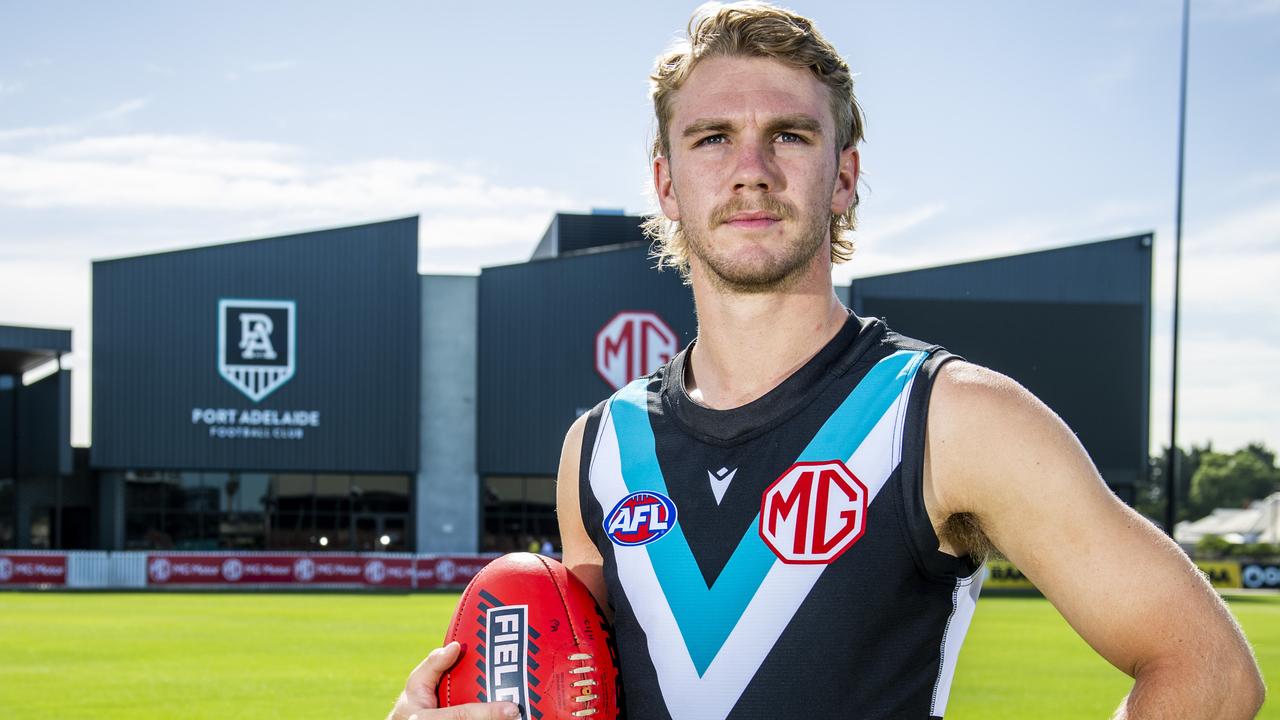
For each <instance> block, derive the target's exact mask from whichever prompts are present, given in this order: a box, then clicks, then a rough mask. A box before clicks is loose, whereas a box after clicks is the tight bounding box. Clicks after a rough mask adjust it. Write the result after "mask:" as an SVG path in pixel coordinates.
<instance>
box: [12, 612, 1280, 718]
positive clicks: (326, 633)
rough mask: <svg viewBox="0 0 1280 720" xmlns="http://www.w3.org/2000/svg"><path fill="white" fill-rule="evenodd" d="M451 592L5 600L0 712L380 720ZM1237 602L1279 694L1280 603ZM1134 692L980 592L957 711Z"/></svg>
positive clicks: (1092, 659) (1075, 712)
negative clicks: (435, 593)
mask: <svg viewBox="0 0 1280 720" xmlns="http://www.w3.org/2000/svg"><path fill="white" fill-rule="evenodd" d="M455 600H456V596H455V595H427V594H421V595H340V594H334V595H319V594H315V595H313V594H305V595H302V594H299V595H289V594H227V595H219V594H169V593H153V594H53V593H51V594H38V593H9V592H7V593H0V718H6V719H7V720H21V719H23V718H40V719H41V720H44V719H46V718H51V717H76V718H94V719H95V720H98V719H107V718H174V717H180V718H185V719H190V720H196V719H201V718H210V719H212V718H218V719H219V720H222V719H225V718H236V719H237V720H253V719H257V718H262V719H266V718H273V719H274V718H307V719H308V720H314V719H316V718H374V719H381V718H383V717H385V715H386V712H387V710H389V709H390V706H391V702H392V699H393V698H394V697H395V696H396V694H398V693H399V691H400V688H401V687H402V686H403V682H404V676H405V675H407V674H408V672H409V670H410V669H412V667H413V666H414V665H415V664H416V663H417V662H418V660H420V659H421V658H422V656H423V655H424V654H425V653H426V652H427V651H429V650H430V649H431V648H432V647H435V646H436V644H438V641H439V638H441V637H442V636H443V635H444V631H445V626H446V624H447V622H448V618H449V615H450V614H451V613H452V611H453V605H454V602H455ZM1231 609H1232V611H1233V612H1234V613H1235V614H1236V616H1237V617H1238V618H1239V619H1240V622H1241V624H1242V625H1243V626H1244V628H1245V632H1246V634H1247V635H1248V636H1249V639H1250V641H1252V642H1253V644H1254V646H1255V648H1256V649H1257V652H1258V656H1259V660H1260V662H1261V663H1262V667H1263V672H1264V674H1265V675H1266V677H1267V684H1268V685H1269V686H1270V687H1272V688H1277V691H1278V692H1280V596H1270V597H1259V596H1249V597H1237V598H1233V599H1232V600H1231ZM1127 687H1128V678H1126V677H1125V676H1124V675H1122V674H1121V673H1120V672H1119V671H1117V670H1115V669H1114V668H1112V667H1111V666H1110V665H1108V664H1107V663H1106V662H1105V661H1103V660H1102V659H1100V658H1098V657H1097V656H1095V655H1094V654H1093V652H1092V651H1091V650H1090V649H1089V648H1088V647H1087V646H1086V645H1085V644H1084V643H1083V642H1082V641H1081V640H1080V639H1079V638H1078V637H1076V635H1075V634H1074V633H1073V632H1072V630H1071V629H1070V628H1069V627H1068V626H1067V625H1066V623H1065V622H1064V621H1063V620H1062V619H1061V618H1060V617H1059V616H1058V615H1057V613H1056V612H1055V611H1054V609H1053V608H1052V607H1051V606H1050V605H1049V604H1048V603H1047V602H1045V601H1044V600H1041V599H1039V598H1031V597H985V598H983V599H982V601H981V602H979V603H978V612H977V615H976V617H975V618H974V624H973V628H972V630H971V631H970V634H969V638H968V640H967V641H966V643H965V647H964V650H963V652H962V654H961V656H960V668H959V673H958V677H957V678H956V685H955V689H954V691H953V693H952V698H951V704H950V707H949V708H948V713H947V717H948V718H949V719H951V718H954V719H956V720H966V719H967V720H979V719H982V720H987V719H990V718H1041V719H1045V720H1054V719H1058V718H1106V717H1108V714H1109V713H1110V712H1111V711H1112V710H1113V709H1114V707H1115V706H1116V705H1117V704H1118V702H1119V699H1120V698H1121V697H1122V696H1123V695H1124V693H1125V691H1126V688H1127ZM1260 717H1263V718H1273V719H1276V720H1280V701H1278V700H1275V699H1272V700H1271V701H1269V702H1268V703H1267V706H1266V707H1265V708H1264V709H1263V711H1262V715H1261V716H1260Z"/></svg>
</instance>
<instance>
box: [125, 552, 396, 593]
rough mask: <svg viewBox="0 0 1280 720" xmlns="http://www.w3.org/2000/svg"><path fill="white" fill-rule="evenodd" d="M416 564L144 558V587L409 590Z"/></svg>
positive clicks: (352, 559)
mask: <svg viewBox="0 0 1280 720" xmlns="http://www.w3.org/2000/svg"><path fill="white" fill-rule="evenodd" d="M413 566H414V560H413V558H409V557H368V556H364V557H362V556H359V555H320V554H316V555H258V554H248V553H240V554H217V555H203V554H202V555H185V554H180V553H151V554H148V555H147V584H148V585H151V586H165V585H292V586H306V585H349V586H352V587H368V588H375V587H387V588H412V587H414V582H413V569H414V567H413Z"/></svg>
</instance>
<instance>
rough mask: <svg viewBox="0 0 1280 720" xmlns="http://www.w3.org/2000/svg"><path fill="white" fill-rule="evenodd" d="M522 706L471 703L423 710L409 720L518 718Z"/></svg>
mask: <svg viewBox="0 0 1280 720" xmlns="http://www.w3.org/2000/svg"><path fill="white" fill-rule="evenodd" d="M519 717H520V708H518V707H516V706H515V705H514V704H512V703H509V702H499V703H469V704H467V705H455V706H453V707H447V708H441V709H439V710H421V711H419V712H416V713H414V714H413V715H410V716H409V720H517V719H518V718H519Z"/></svg>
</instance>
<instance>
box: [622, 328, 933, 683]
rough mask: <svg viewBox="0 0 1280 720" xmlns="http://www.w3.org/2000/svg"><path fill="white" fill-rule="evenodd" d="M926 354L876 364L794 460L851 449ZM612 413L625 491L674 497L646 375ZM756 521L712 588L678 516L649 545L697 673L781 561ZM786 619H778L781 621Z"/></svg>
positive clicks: (847, 452)
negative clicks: (663, 464)
mask: <svg viewBox="0 0 1280 720" xmlns="http://www.w3.org/2000/svg"><path fill="white" fill-rule="evenodd" d="M923 359H924V353H921V352H906V351H900V352H897V353H894V354H893V355H890V356H889V357H886V358H884V359H883V360H881V361H880V362H879V363H877V364H876V366H875V367H873V368H872V369H871V370H870V371H869V372H868V373H867V375H866V377H864V378H863V379H862V381H861V382H859V383H858V386H857V387H856V388H854V390H853V392H851V393H849V395H848V397H846V398H845V400H844V402H842V403H841V404H840V407H839V408H837V409H836V411H835V412H834V413H832V415H831V417H830V418H828V419H827V422H826V423H824V424H823V426H822V428H821V429H819V430H818V432H817V434H816V435H814V437H813V439H812V440H811V441H810V442H809V445H808V447H806V448H805V449H804V452H802V453H801V454H800V457H798V458H797V459H796V461H797V462H811V461H819V460H831V459H835V458H838V459H841V460H843V459H847V458H848V457H849V456H851V455H852V454H853V452H854V450H855V449H857V447H858V445H860V444H861V443H862V441H863V439H864V438H866V436H867V434H868V433H870V432H871V429H872V428H873V427H875V424H876V422H878V421H879V420H880V418H881V416H883V415H884V413H885V412H886V411H888V409H889V407H890V406H891V405H892V404H893V402H894V400H895V399H896V398H897V397H898V395H899V394H900V393H901V392H902V389H903V388H904V387H905V386H906V384H907V382H908V381H909V380H910V379H911V377H912V375H914V374H915V371H916V370H917V369H918V368H919V365H920V361H921V360H923ZM610 413H611V414H612V417H613V424H614V431H615V433H616V434H617V438H618V451H619V454H620V456H621V464H622V476H623V481H624V482H625V483H626V486H627V492H628V493H633V492H640V491H647V492H659V493H662V494H663V495H666V496H668V497H670V493H669V492H668V491H667V484H666V481H665V479H664V478H663V476H662V470H661V468H660V467H659V466H658V455H657V451H656V448H655V441H654V436H653V428H652V426H651V425H650V422H649V413H648V399H647V391H646V382H645V381H644V380H643V379H641V380H636V381H635V382H633V383H631V384H629V385H627V386H626V387H624V388H623V389H622V390H620V391H618V393H617V394H616V395H614V397H613V400H612V402H611V403H610ZM682 521H683V520H681V522H682ZM758 523H759V517H758V516H757V517H756V519H755V520H753V521H752V522H751V524H750V525H748V526H747V529H746V531H745V532H744V533H743V535H742V538H741V539H740V540H739V541H738V547H737V548H736V549H735V550H734V552H733V555H732V556H731V557H730V558H729V562H728V563H727V564H726V565H725V567H724V570H722V571H721V573H720V575H719V576H718V577H717V578H716V581H715V582H714V583H713V584H712V585H711V587H707V584H706V580H704V579H703V576H702V571H701V570H700V569H699V568H698V563H697V561H696V560H695V559H694V557H693V551H692V550H690V549H689V542H688V540H687V539H686V538H685V536H684V531H683V530H682V528H681V527H680V523H679V522H677V525H676V527H675V528H673V529H672V530H671V531H670V532H668V533H667V534H666V535H665V536H663V537H662V538H660V539H658V540H656V541H654V542H652V543H650V544H648V545H645V546H644V548H645V550H647V551H648V553H649V561H650V563H651V564H652V565H653V569H654V573H655V574H656V575H657V577H658V583H659V584H660V585H661V586H662V591H663V594H664V595H665V596H666V599H667V605H668V606H669V607H670V608H671V613H672V615H673V616H674V617H675V619H676V624H677V625H678V626H679V627H680V633H681V635H683V636H684V642H685V647H686V648H687V649H688V651H689V657H690V659H692V660H693V665H694V667H695V668H696V669H697V671H698V675H699V676H700V677H701V676H702V675H703V673H705V672H706V670H707V668H708V667H710V665H711V661H712V660H714V659H715V656H716V654H717V653H719V652H720V648H721V647H723V646H724V642H725V640H726V639H727V638H728V637H729V634H730V633H731V632H733V628H734V627H735V626H737V624H738V620H739V619H740V618H741V617H742V613H743V612H744V611H745V610H746V608H747V605H748V604H749V603H750V602H751V598H753V597H754V596H755V594H756V591H757V590H759V589H760V584H761V583H762V582H763V581H764V578H765V576H766V575H767V574H768V573H769V569H770V568H771V567H773V564H774V562H777V558H776V557H775V556H774V554H773V551H771V550H769V548H768V547H767V546H766V545H765V544H764V542H763V541H761V540H760V536H759V534H758V532H757V531H756V526H757V524H758ZM614 551H615V552H620V551H622V549H621V548H615V549H614ZM789 620H790V618H779V622H784V623H785V622H788V621H789Z"/></svg>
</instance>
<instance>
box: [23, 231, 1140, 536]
mask: <svg viewBox="0 0 1280 720" xmlns="http://www.w3.org/2000/svg"><path fill="white" fill-rule="evenodd" d="M640 220H641V219H640V218H637V217H633V216H632V217H628V216H622V215H617V214H597V215H574V214H567V213H561V214H557V215H556V216H555V218H553V220H552V222H551V223H550V226H549V227H548V229H547V231H546V233H545V234H544V236H543V237H542V239H541V241H540V242H539V243H538V246H537V249H536V250H535V252H534V253H533V255H532V257H531V259H530V260H529V261H528V262H524V263H518V264H513V265H505V266H500V267H490V268H485V269H483V270H482V271H481V273H480V274H479V276H478V277H477V276H436V275H419V274H418V271H417V265H418V219H417V218H405V219H401V220H392V221H388V222H380V223H372V224H368V225H360V226H354V227H347V228H336V229H331V230H322V231H316V232H308V233H300V234H296V235H288V236H283V237H274V238H266V239H261V240H252V241H245V242H237V243H228V244H225V245H216V246H210V247H202V248H195V249H189V250H181V251H176V252H167V253H157V254H152V255H144V256H139V257H131V258H120V259H112V260H103V261H99V262H95V263H94V265H93V283H94V286H93V373H94V374H93V408H92V414H93V444H92V448H91V449H90V450H87V451H86V450H84V449H77V451H76V452H77V453H78V454H74V453H72V451H71V448H70V446H69V442H68V441H67V439H68V435H69V433H68V427H69V392H68V388H69V373H68V371H65V370H60V371H57V372H54V373H52V374H50V375H48V376H47V377H45V378H43V379H40V380H38V381H37V382H33V383H30V384H26V385H24V384H23V383H22V376H23V373H24V372H26V371H27V370H28V369H30V367H31V366H32V363H37V364H38V363H39V362H46V363H47V362H48V361H49V359H51V358H52V359H56V358H58V356H59V355H60V354H62V353H65V352H67V351H69V349H70V333H69V332H67V331H37V330H32V329H29V328H4V327H0V547H20V548H26V547H50V548H57V547H61V548H76V547H83V548H100V549H107V550H223V549H226V550H251V549H262V550H308V551H322V550H323V551H352V550H361V551H367V550H407V551H417V552H432V553H469V552H476V551H510V550H516V549H527V548H528V547H530V545H538V546H541V545H542V544H543V543H544V542H550V543H551V545H552V546H553V547H558V546H559V537H558V531H557V527H556V521H555V474H556V468H557V465H558V463H559V457H560V448H561V445H562V442H563V439H564V434H565V431H566V430H567V429H568V427H569V426H570V424H571V423H572V422H573V421H574V419H575V418H577V417H578V416H579V415H581V414H582V413H584V412H586V411H587V410H589V409H590V408H591V407H593V406H594V405H595V404H596V403H598V402H600V401H601V400H603V399H604V398H606V397H608V396H609V395H610V394H611V393H612V392H613V391H614V390H615V389H616V388H619V387H621V386H622V385H624V384H626V382H628V381H629V380H631V379H632V378H634V377H637V376H641V375H645V374H647V373H649V372H650V371H652V370H653V369H655V368H656V367H658V366H659V365H661V364H662V363H664V362H666V361H667V360H668V359H670V358H671V357H672V355H674V354H675V353H676V352H678V351H679V350H680V349H682V348H683V347H685V346H686V345H687V344H688V343H689V341H690V340H692V339H693V337H694V334H695V333H696V329H697V323H696V318H695V315H694V307H693V300H692V296H691V292H690V289H689V288H688V287H687V286H686V285H685V284H684V283H683V281H682V279H681V277H680V276H679V274H678V273H676V272H674V271H663V272H658V271H656V270H655V269H654V260H653V259H652V258H651V257H650V248H649V244H648V242H647V241H646V240H645V239H644V236H643V234H642V233H641V231H640ZM837 293H838V294H839V295H840V297H841V298H842V299H843V300H845V301H846V303H847V304H849V305H850V306H851V307H853V308H854V309H855V311H857V312H858V313H859V314H862V315H875V316H880V317H884V318H885V319H886V320H887V321H888V322H889V324H890V326H891V327H893V328H895V329H896V330H898V331H900V332H902V333H904V334H907V335H912V336H915V337H919V338H921V339H925V340H929V341H931V342H937V343H939V344H942V345H945V346H947V347H948V348H949V349H951V350H952V351H954V352H956V353H958V354H960V355H962V356H964V357H966V358H968V359H970V360H972V361H974V362H977V363H981V364H984V365H987V366H989V367H992V368H994V369H996V370H999V371H1001V372H1004V373H1006V374H1008V375H1010V376H1011V377H1013V378H1015V379H1016V380H1018V381H1019V382H1021V383H1023V384H1024V385H1026V386H1027V387H1028V388H1030V389H1031V390H1032V391H1033V392H1035V393H1036V394H1037V395H1038V396H1040V397H1041V398H1042V399H1044V400H1045V402H1046V403H1047V404H1048V405H1049V406H1050V407H1051V408H1053V409H1054V410H1055V411H1057V412H1058V413H1059V414H1061V415H1062V416H1063V418H1064V419H1065V420H1066V421H1067V422H1068V423H1069V424H1070V425H1071V427H1072V428H1073V430H1075V431H1076V432H1077V433H1078V436H1079V437H1080V439H1081V442H1082V443H1083V444H1084V446H1085V448H1086V450H1088V452H1089V453H1090V455H1091V456H1092V457H1093V459H1094V461H1095V463H1096V464H1097V465H1098V466H1099V468H1100V470H1101V472H1102V474H1103V477H1104V478H1105V479H1106V480H1107V482H1108V483H1109V484H1110V485H1111V486H1112V487H1113V488H1114V489H1115V490H1116V492H1117V493H1118V494H1119V495H1120V496H1121V497H1123V498H1125V499H1128V500H1131V499H1132V488H1133V485H1134V482H1135V481H1136V480H1137V478H1138V477H1139V474H1140V473H1142V472H1144V471H1145V467H1146V454H1147V449H1148V436H1147V433H1148V428H1147V422H1148V404H1149V396H1148V387H1149V371H1148V368H1149V363H1150V334H1151V327H1150V324H1151V317H1150V316H1151V301H1150V298H1151V236H1150V235H1142V236H1135V237H1128V238H1121V239H1117V240H1110V241H1104V242H1097V243H1088V244H1084V245H1077V246H1072V247H1066V248H1059V249H1056V250H1049V251H1043V252H1037V253H1028V254H1024V255H1015V256H1009V257H1002V258H995V259H990V260H981V261H975V262H969V263H961V264H957V265H950V266H945V267H937V268H929V269H924V270H916V271H911V272H905V273H894V274H890V275H882V276H877V277H867V278H860V279H858V280H855V281H854V282H853V284H852V286H851V287H848V288H844V287H841V288H837ZM33 333H34V334H33Z"/></svg>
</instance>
